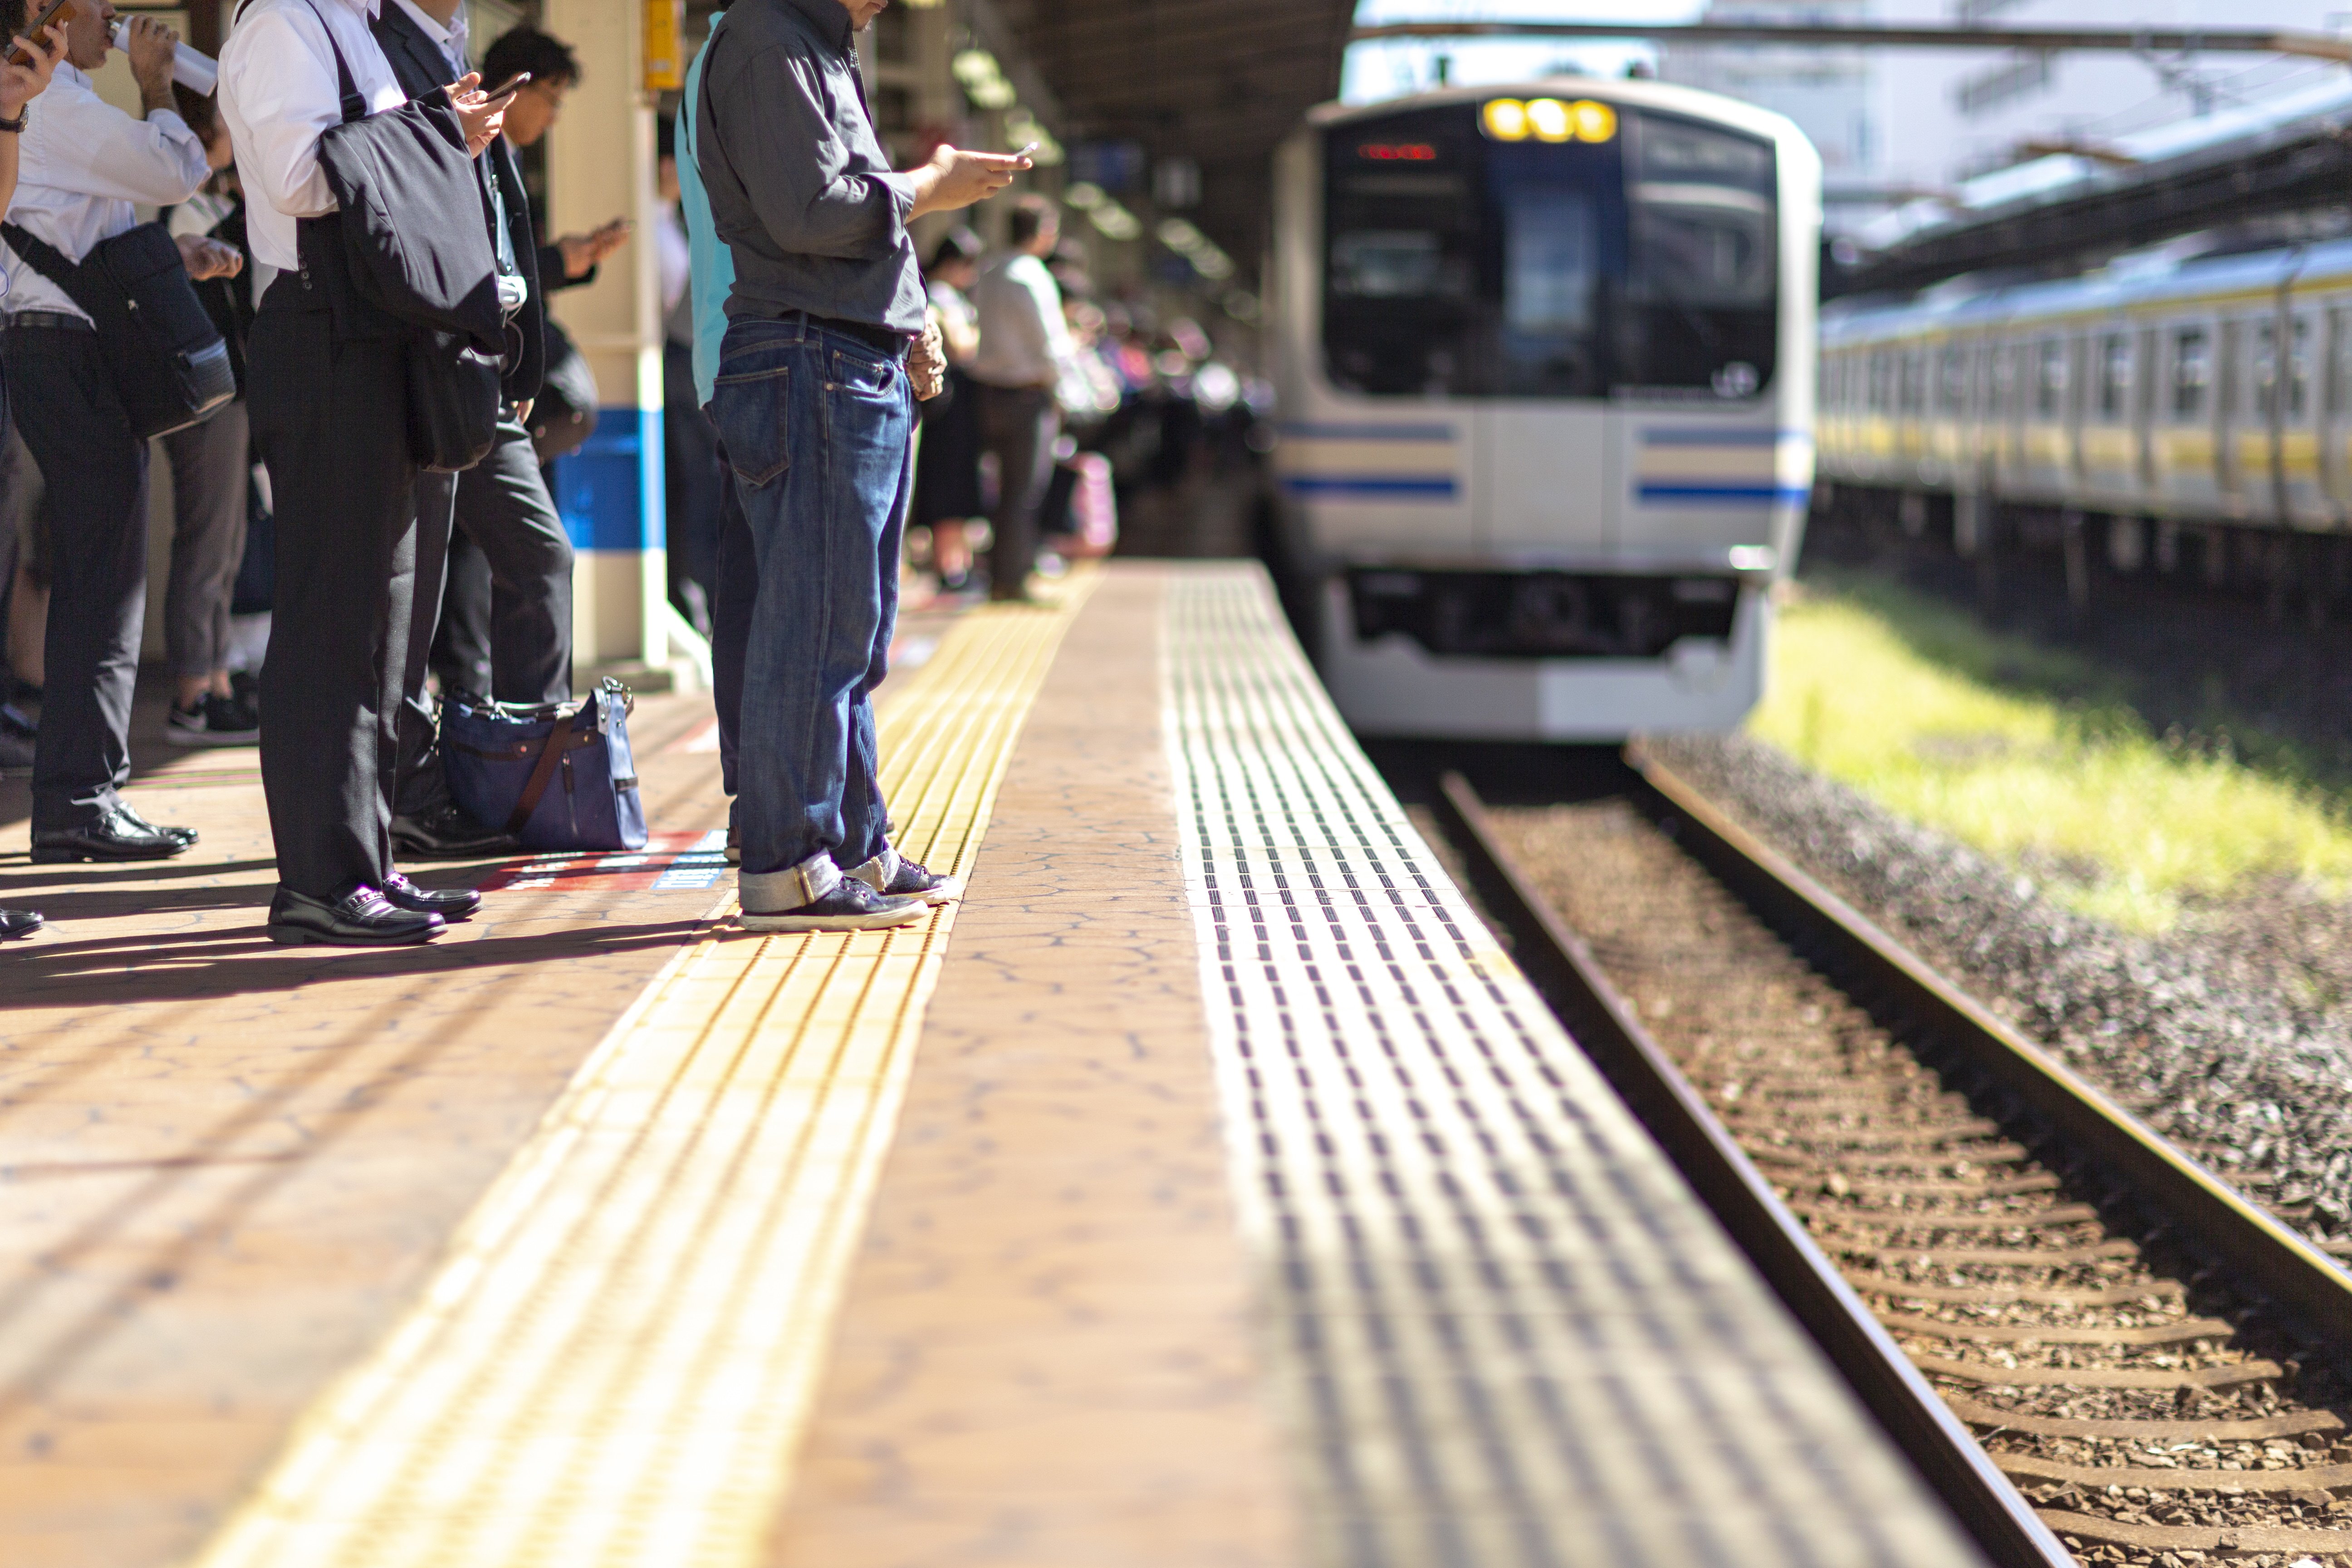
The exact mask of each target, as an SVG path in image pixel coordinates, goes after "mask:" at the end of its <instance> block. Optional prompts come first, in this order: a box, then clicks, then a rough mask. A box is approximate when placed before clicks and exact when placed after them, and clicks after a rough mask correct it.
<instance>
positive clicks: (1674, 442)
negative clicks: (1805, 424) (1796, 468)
mask: <svg viewBox="0 0 2352 1568" xmlns="http://www.w3.org/2000/svg"><path fill="white" fill-rule="evenodd" d="M1804 438H1805V437H1804V432H1802V431H1801V430H1758V429H1754V428H1751V427H1749V426H1737V425H1732V426H1712V427H1710V426H1696V427H1693V426H1676V425H1667V426H1658V427H1655V428H1653V429H1648V430H1644V431H1643V432H1642V445H1643V446H1644V447H1777V446H1779V445H1780V443H1781V442H1783V441H1801V440H1803V439H1804Z"/></svg>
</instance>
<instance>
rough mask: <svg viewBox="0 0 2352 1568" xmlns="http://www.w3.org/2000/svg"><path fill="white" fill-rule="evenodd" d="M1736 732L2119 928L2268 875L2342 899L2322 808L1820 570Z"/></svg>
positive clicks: (1933, 611) (2331, 809) (2062, 662)
mask: <svg viewBox="0 0 2352 1568" xmlns="http://www.w3.org/2000/svg"><path fill="white" fill-rule="evenodd" d="M1748 728H1749V730H1750V731H1751V732H1752V733H1754V734H1756V735H1757V736H1759V737H1760V738H1761V739H1763V740H1766V741H1769V742H1772V743H1773V744H1775V745H1778V746H1780V748H1782V749H1783V750H1785V751H1787V752H1790V754H1791V755H1793V756H1795V757H1796V758H1798V759H1799V760H1800V761H1801V762H1803V763H1805V764H1806V765H1808V766H1809V767H1811V768H1812V769H1814V770H1815V771H1817V772H1819V773H1825V774H1827V775H1828V776H1829V777H1831V778H1833V779H1836V780H1838V781H1839V782H1840V783H1842V784H1848V785H1850V786H1852V787H1853V788H1854V789H1856V790H1859V791H1860V792H1861V793H1863V794H1864V795H1868V796H1869V797H1871V798H1872V799H1873V800H1875V801H1876V802H1878V803H1879V804H1880V805H1884V806H1885V807H1886V808H1887V809H1889V810H1891V811H1893V812H1895V813H1896V814H1897V815H1899V816H1905V817H1907V818H1909V819H1910V820H1912V821H1915V822H1917V823H1921V824H1923V825H1925V826H1929V827H1933V828H1937V829H1939V830H1941V831H1943V832H1945V833H1948V834H1950V835H1952V836H1953V837H1957V838H1958V839H1960V840H1962V841H1963V842H1965V843H1968V844H1970V845H1972V846H1974V847H1977V848H1979V849H1980V850H1983V851H1985V852H1986V853H1988V854H1990V855H1992V856H1994V857H1995V858H1999V859H2000V860H2002V861H2004V862H2005V863H2008V864H2010V865H2012V866H2016V867H2018V868H2020V869H2021V870H2022V871H2023V872H2025V873H2026V874H2028V875H2030V876H2032V878H2033V879H2035V880H2037V881H2039V882H2041V883H2042V884H2044V886H2045V890H2046V891H2047V892H2048V893H2049V894H2050V895H2051V896H2052V897H2053V898H2054V899H2056V900H2058V901H2059V902H2060V903H2062V904H2064V905H2066V906H2067V907H2069V908H2071V909H2074V910H2078V911H2080V912H2081V913H2084V914H2086V915H2091V916H2095V917H2096V918H2098V919H2101V920H2105V921H2110V922H2112V923H2113V924H2116V925H2118V926H2121V927H2124V928H2126V929H2127V930H2132V931H2147V932H2155V931H2164V930H2166V929H2168V927H2170V926H2171V925H2172V924H2173V923H2174V922H2175V921H2178V920H2179V916H2180V913H2181V909H2182V905H2183V900H2185V899H2189V898H2193V897H2196V896H2200V895H2207V896H2227V895H2229V894H2230V893H2231V892H2232V891H2233V890H2236V889H2242V888H2244V887H2246V886H2248V885H2249V884H2251V883H2253V882H2257V881H2261V880H2266V879H2276V878H2279V877H2282V876H2284V877H2292V878H2294V879H2298V880H2301V881H2304V882H2305V883H2308V884H2312V885H2315V886H2316V887H2319V888H2323V889H2328V890H2330V891H2333V892H2337V893H2341V892H2342V891H2344V890H2345V889H2347V888H2352V816H2347V809H2346V802H2345V800H2344V799H2343V798H2342V797H2340V796H2338V795H2334V794H2332V793H2330V792H2326V791H2324V790H2322V789H2321V788H2319V787H2317V786H2315V785H2314V784H2311V783H2309V782H2307V781H2305V780H2303V779H2299V778H2296V777H2294V776H2293V773H2294V770H2292V769H2291V768H2273V767H2268V766H2265V767H2262V768H2257V767H2255V766H2252V765H2250V764H2249V763H2246V762H2245V761H2244V760H2242V758H2241V757H2239V756H2238V755H2237V754H2236V753H2235V752H2233V750H2232V749H2231V745H2230V744H2229V742H2228V740H2227V737H2226V736H2224V737H2221V739H2220V740H2219V741H2218V742H2212V743H2205V742H2198V741H2192V740H2189V739H2187V738H2184V737H2182V736H2181V735H2179V733H2177V732H2174V733H2168V734H2163V735H2159V734H2156V733H2154V732H2152V731H2151V730H2150V729H2149V727H2148V725H2147V723H2146V722H2145V721H2143V720H2142V719H2141V718H2140V716H2139V715H2138V714H2137V712H2135V711H2134V710H2132V708H2131V707H2130V706H2129V704H2128V703H2127V702H2126V700H2124V697H2123V695H2122V689H2121V687H2120V685H2119V684H2118V683H2117V682H2116V681H2115V680H2113V679H2111V678H2109V677H2106V676H2105V675H2104V674H2103V673H2102V672H2101V671H2100V670H2099V669H2098V668H2097V667H2096V666H2095V665H2093V664H2091V663H2089V662H2088V661H2086V660H2084V659H2081V658H2075V657H2074V656H2073V655H2070V654H2066V653H2063V652H2059V651H2055V650H2053V649H2051V648H2048V647H2042V646H2040V645H2038V644H2035V643H2032V642H2030V641H2028V640H2026V639H2024V638H2022V637H2014V636H2010V635H2007V634H2004V633H2001V632H1997V631H1993V630H1990V629H1988V628H1986V627H1985V626H1982V625H1980V624H1979V623H1978V622H1977V621H1976V620H1975V619H1973V618H1972V617H1971V616H1969V615H1967V614H1966V613H1965V612H1963V611H1961V610H1959V609H1957V608H1955V607H1954V606H1952V605H1948V604H1945V603H1943V602H1941V601H1939V600H1936V599H1932V598H1928V597H1926V596H1924V595H1919V594H1916V593H1913V592H1910V591H1908V590H1906V589H1904V588H1902V587H1900V586H1897V585H1895V584H1890V583H1887V582H1885V580H1883V579H1878V578H1874V577H1868V576H1863V575H1860V574H1846V573H1833V574H1821V575H1818V576H1813V577H1811V578H1809V579H1808V580H1807V582H1806V583H1805V584H1802V585H1801V586H1800V587H1799V588H1798V589H1797V590H1796V591H1795V592H1794V593H1793V595H1791V596H1790V600H1789V602H1788V603H1786V604H1785V605H1783V606H1782V608H1781V612H1780V623H1779V631H1778V635H1777V638H1776V641H1775V643H1774V646H1773V649H1772V666H1771V682H1770V687H1769V691H1768V692H1767V694H1766V697H1765V700H1764V701H1763V703H1762V704H1761V705H1760V706H1759V708H1758V709H1757V710H1756V712H1755V714H1754V716H1753V717H1752V718H1751V719H1750V721H1749V724H1748Z"/></svg>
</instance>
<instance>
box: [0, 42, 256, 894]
mask: <svg viewBox="0 0 2352 1568" xmlns="http://www.w3.org/2000/svg"><path fill="white" fill-rule="evenodd" d="M113 20H114V7H113V5H111V4H110V0H94V3H90V0H85V4H83V5H79V6H78V7H77V8H76V12H75V16H74V18H73V20H72V21H71V22H69V23H68V24H67V25H66V28H65V34H66V63H65V64H63V65H61V66H59V67H58V70H57V77H56V79H55V80H54V81H53V82H52V83H51V84H50V87H49V90H48V91H47V93H46V94H44V95H43V97H42V99H41V102H40V107H39V108H38V110H36V111H35V113H34V114H33V117H32V120H31V122H30V123H29V124H28V125H27V126H26V129H25V132H24V137H23V141H24V147H23V151H22V153H21V155H20V156H21V163H20V167H19V172H18V175H17V184H16V197H15V199H14V200H12V201H11V202H10V203H9V204H8V221H9V222H10V223H11V224H13V225H15V226H17V227H18V228H20V229H22V230H23V231H24V232H25V233H26V234H27V235H30V236H31V237H33V238H34V239H37V240H41V241H44V242H46V243H47V245H49V246H50V247H53V248H54V249H56V250H57V251H58V252H59V253H60V254H61V255H62V256H63V257H64V258H65V259H66V260H67V261H68V262H72V263H75V264H77V265H78V264H79V263H80V261H81V260H82V258H84V257H86V256H88V255H89V252H90V249H91V247H94V246H96V245H97V244H98V243H99V242H100V241H101V240H105V239H111V238H112V237H115V236H116V235H119V234H121V233H123V232H125V231H126V230H128V229H130V228H131V227H132V226H135V225H136V224H137V223H138V221H139V215H138V213H137V211H136V210H135V208H134V205H133V204H136V203H146V204H148V205H157V206H162V205H170V204H172V203H174V202H184V201H186V200H187V199H188V198H189V197H190V196H192V195H195V193H196V188H197V187H198V186H200V185H202V184H204V183H205V178H206V177H207V176H208V175H209V174H211V173H212V171H211V170H210V169H209V168H208V167H206V165H205V147H204V143H203V142H202V141H200V140H198V138H197V136H196V133H195V132H193V131H191V130H189V129H188V125H187V122H186V121H184V120H182V119H181V118H180V115H179V111H178V110H176V109H174V108H173V103H172V51H173V46H174V45H175V44H177V43H178V42H179V36H178V35H177V34H175V33H173V31H172V30H171V29H170V28H168V27H165V26H160V25H159V24H157V23H156V22H154V21H153V20H152V19H150V18H148V17H144V16H142V17H138V18H135V19H134V20H133V21H132V22H131V49H130V54H131V75H132V76H133V78H134V79H136V80H137V81H138V84H139V96H140V100H141V106H142V109H143V110H144V111H145V117H144V118H143V119H138V120H134V119H132V118H131V116H130V115H128V114H125V113H124V112H123V111H122V110H119V109H117V108H115V107H114V106H113V105H111V104H110V103H108V102H107V101H106V100H103V99H101V98H100V97H99V96H98V93H97V91H96V90H95V89H93V88H92V87H91V85H90V79H89V73H90V72H91V71H93V70H95V69H97V68H99V67H100V65H103V64H104V63H105V61H106V56H107V51H108V49H109V48H110V47H111V44H110V39H109V37H108V34H109V30H110V27H111V26H112V23H113ZM181 254H182V255H183V256H184V257H185V258H187V259H188V260H189V261H190V262H191V264H192V270H194V271H195V272H196V273H197V274H198V275H199V276H215V275H220V274H225V273H228V272H233V271H235V270H236V265H237V264H238V260H239V258H237V256H236V252H235V251H234V250H231V249H229V248H228V247H226V246H222V245H218V244H216V243H215V242H214V241H211V240H203V239H194V240H190V241H188V242H187V243H186V244H184V245H183V246H182V247H181ZM0 265H5V267H6V268H7V273H8V289H7V293H6V296H5V300H0V304H5V309H6V310H7V311H8V348H7V359H8V376H9V382H10V386H11V389H12V391H13V392H14V394H15V397H14V403H15V410H16V427H17V428H18V429H19V430H21V431H22V432H23V433H24V437H25V445H26V447H27V448H28V449H29V450H30V451H31V453H32V455H33V460H34V462H35V463H36V464H37V465H38V466H39V468H40V470H41V477H42V479H43V480H44V481H45V482H46V483H47V487H48V496H49V500H48V510H49V524H50V529H51V532H52V535H53V538H54V540H55V557H56V566H55V576H54V577H53V579H52V581H51V584H50V588H49V621H48V632H47V644H46V647H45V654H44V661H45V664H46V667H47V674H46V676H45V677H44V683H43V696H42V702H41V734H40V740H39V742H37V747H36V750H35V754H34V761H33V858H34V859H36V860H41V861H61V860H155V859H163V858H168V857H170V856H173V855H177V854H179V853H180V852H181V851H182V850H184V849H185V848H187V847H188V846H189V845H191V844H193V843H194V842H195V839H196V836H195V835H194V833H193V832H191V831H189V830H187V829H185V828H159V827H156V826H153V825H152V824H151V823H148V822H146V821H144V820H142V818H141V817H140V816H139V815H138V814H137V813H136V812H134V811H132V810H131V808H130V807H129V806H128V805H124V804H123V801H122V797H121V795H120V794H119V793H118V792H119V791H120V790H121V787H122V786H123V785H124V784H127V783H128V782H130V778H131V748H130V734H129V731H130V724H131V686H132V683H133V681H134V679H136V677H137V675H138V671H139V639H140V634H141V632H142V628H143V627H144V625H145V620H146V607H147V443H146V442H144V441H142V440H141V439H140V438H139V437H138V436H137V435H135V434H134V433H133V432H132V430H131V422H130V419H129V417H128V416H126V415H125V414H124V413H123V409H122V403H121V398H120V397H119V396H117V395H116V393H115V390H114V383H113V379H112V377H111V376H110V374H109V373H108V371H107V367H106V362H105V360H104V359H103V358H102V357H101V356H100V353H99V346H98V332H97V329H96V328H95V327H94V326H93V325H92V324H91V322H90V319H89V313H88V312H87V311H85V310H82V308H81V307H80V306H79V305H77V304H75V303H74V302H73V300H71V299H69V298H68V296H67V294H66V291H65V290H64V289H61V288H59V287H58V285H57V284H56V283H54V282H52V281H50V280H49V279H47V278H46V277H44V276H42V275H41V273H39V272H37V271H36V270H35V269H34V268H33V267H32V265H31V264H30V263H29V262H27V261H26V259H25V258H23V257H21V256H19V255H17V254H16V250H15V248H14V247H6V248H5V249H0Z"/></svg>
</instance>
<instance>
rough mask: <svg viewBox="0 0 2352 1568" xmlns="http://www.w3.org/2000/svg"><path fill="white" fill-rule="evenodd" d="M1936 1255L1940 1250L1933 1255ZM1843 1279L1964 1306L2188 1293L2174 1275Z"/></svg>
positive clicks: (1886, 1292)
mask: <svg viewBox="0 0 2352 1568" xmlns="http://www.w3.org/2000/svg"><path fill="white" fill-rule="evenodd" d="M1935 1256H1936V1257H1937V1258H1938V1259H1940V1258H1942V1257H1943V1254H1941V1253H1937V1254H1936V1255H1935ZM1845 1282H1846V1283H1847V1284H1849V1285H1851V1286H1853V1288H1854V1289H1857V1290H1867V1291H1870V1292H1871V1293H1873V1294H1874V1295H1880V1296H1902V1297H1907V1298H1909V1299H1911V1300H1916V1301H1949V1302H1952V1303H1954V1304H1956V1305H1958V1306H1964V1307H2009V1306H2034V1307H2128V1306H2134V1305H2137V1303H2139V1302H2142V1301H2145V1300H2149V1299H2151V1298H2154V1299H2158V1300H2179V1299H2180V1298H2181V1297H2183V1296H2185V1295H2187V1294H2188V1293H2189V1289H2188V1287H2187V1286H2185V1285H2183V1284H2181V1282H2180V1281H2179V1280H2178V1279H2147V1280H2143V1281H2141V1282H2140V1283H2138V1284H2136V1285H2114V1286H2105V1287H2101V1286H2092V1287H2087V1288H2084V1289H2072V1288H2070V1287H2067V1286H2063V1285H2056V1286H2051V1287H2048V1288H2034V1287H2029V1286H2023V1285H1929V1284H1926V1283H1923V1282H1921V1281H1919V1280H1916V1279H1896V1278H1895V1276H1893V1275H1892V1274H1865V1273H1863V1272H1861V1271H1859V1270H1855V1269H1849V1270H1847V1271H1846V1276H1845Z"/></svg>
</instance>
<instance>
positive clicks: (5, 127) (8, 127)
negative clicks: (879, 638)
mask: <svg viewBox="0 0 2352 1568" xmlns="http://www.w3.org/2000/svg"><path fill="white" fill-rule="evenodd" d="M32 118H33V105H32V103H31V101H30V100H26V104H25V107H24V108H22V109H20V110H16V119H14V120H0V131H5V132H8V134H10V135H11V136H14V135H16V134H17V133H19V132H22V131H23V130H24V129H25V127H26V124H28V123H29V122H30V121H31V120H32Z"/></svg>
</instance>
